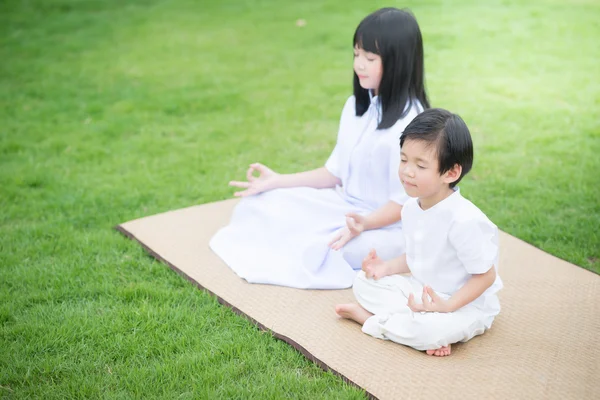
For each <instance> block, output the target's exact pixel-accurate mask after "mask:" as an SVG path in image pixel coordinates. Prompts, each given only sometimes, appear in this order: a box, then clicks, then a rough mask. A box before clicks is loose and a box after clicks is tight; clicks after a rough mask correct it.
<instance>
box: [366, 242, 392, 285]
mask: <svg viewBox="0 0 600 400" xmlns="http://www.w3.org/2000/svg"><path fill="white" fill-rule="evenodd" d="M362 270H363V271H364V272H365V276H366V277H367V278H373V279H375V280H378V279H381V278H383V277H384V276H388V275H389V272H388V267H387V264H386V263H385V261H383V260H382V259H381V258H379V256H378V255H377V252H376V251H375V249H372V250H371V251H370V252H369V255H367V256H366V257H365V259H364V260H363V262H362Z"/></svg>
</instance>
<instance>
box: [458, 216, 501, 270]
mask: <svg viewBox="0 0 600 400" xmlns="http://www.w3.org/2000/svg"><path fill="white" fill-rule="evenodd" d="M449 236H450V243H451V244H452V246H453V247H454V248H455V249H456V254H457V256H458V259H459V260H460V261H461V262H462V264H463V265H464V267H465V269H466V271H467V272H468V273H469V274H484V273H486V272H488V271H489V270H490V268H492V266H495V267H496V269H497V268H498V255H499V245H498V228H497V227H496V225H494V224H493V223H491V222H490V221H489V220H487V219H486V220H484V219H482V218H471V219H469V220H466V221H456V222H455V223H454V225H453V226H452V228H451V229H450V234H449Z"/></svg>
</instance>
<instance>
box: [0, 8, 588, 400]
mask: <svg viewBox="0 0 600 400" xmlns="http://www.w3.org/2000/svg"><path fill="white" fill-rule="evenodd" d="M522 3H523V2H521V1H486V2H479V1H475V0H471V1H456V2H454V1H453V2H450V1H427V2H423V1H406V2H397V1H396V2H382V1H372V2H371V1H368V2H367V1H357V0H352V1H343V2H342V1H334V0H324V1H320V0H319V1H317V0H311V1H302V2H295V1H289V0H286V1H275V0H254V1H251V0H246V1H243V0H224V1H208V0H204V1H202V0H200V1H192V0H173V1H166V0H163V1H160V0H135V1H134V0H129V1H116V0H88V1H84V0H45V1H44V0H29V1H26V0H4V1H2V2H0V324H1V325H0V397H1V398H30V397H31V398H45V399H65V398H99V397H102V398H144V399H150V398H182V399H183V398H207V399H213V398H244V399H246V398H256V399H263V398H281V397H286V398H299V399H304V398H332V399H333V398H335V399H337V398H356V399H358V398H363V397H364V393H363V392H362V391H360V390H358V389H356V388H354V387H352V386H350V385H348V384H346V383H344V382H343V381H342V380H341V379H340V378H338V377H336V376H334V375H333V374H331V373H325V372H323V371H322V370H321V369H319V368H318V367H317V366H315V365H314V364H312V363H311V362H309V361H307V360H306V359H304V357H303V356H302V355H300V354H299V353H298V352H296V351H295V350H293V349H292V348H291V347H289V346H288V345H286V344H284V343H283V342H280V341H277V340H275V339H274V338H273V337H272V336H271V335H270V334H269V333H265V332H261V331H259V330H258V329H257V328H256V327H255V326H253V325H252V324H251V323H250V322H248V321H247V320H245V319H243V318H241V317H238V316H237V315H235V314H234V313H233V312H232V311H230V310H229V309H227V308H224V307H222V306H220V305H219V304H218V303H217V302H216V300H215V299H213V298H211V297H210V296H208V295H207V294H205V293H204V292H202V291H199V290H197V289H196V287H195V286H193V285H192V284H190V283H188V282H187V281H186V280H185V279H183V278H181V277H180V276H178V275H177V274H175V273H173V272H172V271H171V270H169V269H168V268H167V267H165V266H164V265H162V264H160V263H158V262H156V261H154V260H153V259H152V258H150V257H149V256H147V255H146V254H145V253H144V251H143V250H142V249H141V248H140V246H139V245H137V244H136V243H134V242H133V241H130V240H128V239H125V238H124V237H123V236H121V235H120V234H118V233H117V232H115V231H114V230H113V229H112V227H113V226H115V225H116V224H118V223H120V222H125V221H128V220H131V219H134V218H138V217H142V216H147V215H152V214H156V213H159V212H163V211H167V210H171V209H177V208H181V207H186V206H190V205H195V204H201V203H206V202H210V201H217V200H222V199H226V198H229V197H230V196H231V194H232V190H231V189H230V188H228V187H227V182H228V181H229V180H232V179H239V178H242V177H243V172H244V171H245V169H246V167H247V164H249V163H250V162H254V161H261V162H264V163H265V164H267V165H269V166H271V167H272V168H274V169H275V170H277V171H280V172H293V171H299V170H305V169H309V168H316V167H319V166H321V165H323V163H324V161H325V160H326V158H327V156H328V155H329V153H330V151H331V150H332V148H333V145H334V142H335V137H336V133H337V123H338V119H339V114H340V112H341V108H342V106H343V104H344V101H345V99H346V98H347V96H348V95H349V94H350V92H351V85H350V83H351V74H352V71H351V62H352V49H351V44H352V42H351V40H352V34H353V31H354V29H355V27H356V25H357V24H358V22H359V21H360V19H361V18H362V17H364V16H365V15H366V14H368V13H369V12H371V11H373V10H374V9H376V8H378V7H379V6H384V5H395V6H399V7H403V6H407V7H410V8H411V9H412V10H413V12H414V13H415V15H416V16H417V18H418V20H419V23H420V25H421V29H422V31H423V35H424V45H425V53H426V64H425V65H426V80H427V87H428V91H429V95H430V98H431V100H432V103H433V105H434V106H439V107H444V108H448V109H450V110H452V111H454V112H457V113H459V114H460V115H461V116H462V117H463V118H464V119H465V120H466V122H467V124H468V125H469V126H470V127H471V131H472V134H473V138H474V142H475V147H476V154H475V165H474V169H473V171H472V173H471V174H470V175H469V176H468V177H467V178H466V179H465V180H464V182H463V183H461V190H462V192H463V194H464V195H465V196H466V197H468V198H470V199H471V200H472V201H474V202H475V203H476V204H477V205H478V206H479V207H480V208H481V209H482V210H484V212H486V214H487V215H488V216H489V217H490V218H491V219H492V220H493V221H494V222H495V223H496V224H497V225H498V226H499V227H500V228H501V229H502V230H504V231H506V232H508V233H510V234H512V235H515V236H517V237H519V238H521V239H523V240H525V241H527V242H529V243H532V244H533V245H535V246H537V247H539V248H541V249H543V250H544V251H547V252H549V253H551V254H553V255H555V256H557V257H560V258H563V259H565V260H568V261H570V262H573V263H575V264H578V265H580V266H582V267H584V268H587V269H590V270H592V271H595V272H600V234H599V233H598V231H599V227H600V175H599V172H598V171H600V156H599V154H600V117H599V115H600V79H599V77H600V63H598V60H600V46H598V38H600V25H599V24H598V20H600V4H599V3H598V2H595V1H584V0H579V1H557V0H545V1H542V0H537V1H532V2H527V4H522ZM298 19H304V20H305V21H306V25H305V26H297V23H296V22H297V20H298ZM501 271H502V269H501V267H500V274H501V273H502V272H501ZM332 318H334V316H333V312H332ZM399 379H402V377H399Z"/></svg>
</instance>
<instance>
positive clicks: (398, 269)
mask: <svg viewBox="0 0 600 400" xmlns="http://www.w3.org/2000/svg"><path fill="white" fill-rule="evenodd" d="M386 264H387V271H388V274H387V275H395V274H406V273H409V272H410V268H408V263H407V262H406V253H404V254H402V255H401V256H400V257H396V258H392V259H391V260H388V261H386Z"/></svg>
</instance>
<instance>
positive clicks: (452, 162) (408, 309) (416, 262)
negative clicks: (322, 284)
mask: <svg viewBox="0 0 600 400" xmlns="http://www.w3.org/2000/svg"><path fill="white" fill-rule="evenodd" d="M400 147H401V162H400V169H399V176H400V180H401V181H402V185H403V186H404V189H405V190H406V193H407V194H408V195H409V196H411V197H412V199H410V200H409V201H407V202H406V203H405V204H404V207H403V209H402V221H403V231H404V240H405V248H406V253H405V254H403V255H402V256H400V257H398V258H395V259H392V260H388V261H384V260H382V259H381V258H379V257H378V256H377V254H376V253H375V251H374V250H372V251H371V253H369V255H368V256H367V257H366V258H365V259H364V261H363V264H362V271H360V272H359V274H358V276H357V277H356V279H355V281H354V286H353V290H354V295H355V296H356V299H357V301H358V303H359V304H340V305H338V306H336V312H337V314H338V315H340V316H341V317H343V318H348V319H351V320H354V321H356V322H358V323H359V324H361V325H362V326H363V327H362V330H363V332H365V333H367V334H369V335H371V336H374V337H376V338H379V339H384V340H392V341H394V342H397V343H400V344H403V345H406V346H410V347H413V348H415V349H417V350H421V351H426V352H427V354H429V355H434V356H447V355H450V351H451V344H452V343H456V342H459V341H462V342H466V341H467V340H469V339H471V338H473V337H474V336H476V335H480V334H482V333H483V332H484V331H485V330H487V329H489V328H490V327H491V326H492V322H493V321H494V317H495V316H496V315H498V313H499V312H500V304H499V301H498V297H497V296H496V292H498V290H500V289H501V288H502V281H501V280H500V277H499V276H497V274H496V268H497V266H498V228H497V227H496V226H495V225H494V224H493V223H492V222H491V221H490V220H489V219H488V218H487V217H486V216H485V215H484V214H483V213H482V212H481V211H480V210H479V209H478V208H477V207H476V206H475V205H473V203H471V202H470V201H468V200H466V199H465V198H463V197H462V196H461V194H460V192H459V190H458V188H457V187H456V185H457V184H458V182H459V181H460V180H461V179H462V177H463V176H465V175H466V174H467V173H468V172H469V170H470V169H471V166H472V164H473V143H472V141H471V135H470V133H469V129H468V128H467V126H466V124H465V123H464V121H463V120H462V119H461V118H460V117H459V116H458V115H456V114H452V113H450V112H448V111H446V110H443V109H429V110H426V111H424V112H423V113H421V114H420V115H418V116H417V117H416V118H415V119H414V120H413V121H412V122H411V123H410V124H409V125H408V126H407V127H406V129H405V130H404V133H403V135H402V137H401V139H400ZM404 273H410V274H411V276H402V275H400V274H404ZM416 298H418V299H419V300H416Z"/></svg>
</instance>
